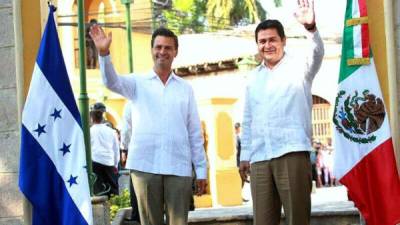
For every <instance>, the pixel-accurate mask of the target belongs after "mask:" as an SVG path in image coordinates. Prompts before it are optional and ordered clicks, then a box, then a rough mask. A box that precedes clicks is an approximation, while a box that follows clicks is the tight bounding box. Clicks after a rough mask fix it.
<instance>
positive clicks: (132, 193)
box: [129, 176, 140, 222]
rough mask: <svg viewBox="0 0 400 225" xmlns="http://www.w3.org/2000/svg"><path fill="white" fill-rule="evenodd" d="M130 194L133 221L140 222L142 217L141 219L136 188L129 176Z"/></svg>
mask: <svg viewBox="0 0 400 225" xmlns="http://www.w3.org/2000/svg"><path fill="white" fill-rule="evenodd" d="M129 184H130V185H129V192H130V197H131V207H132V214H131V220H132V221H136V222H140V217H139V207H138V203H137V197H136V194H135V188H134V187H133V183H132V177H131V176H129Z"/></svg>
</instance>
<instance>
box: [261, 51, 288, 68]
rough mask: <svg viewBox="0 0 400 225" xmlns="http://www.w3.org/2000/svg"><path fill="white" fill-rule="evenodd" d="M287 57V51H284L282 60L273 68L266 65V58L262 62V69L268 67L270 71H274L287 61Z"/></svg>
mask: <svg viewBox="0 0 400 225" xmlns="http://www.w3.org/2000/svg"><path fill="white" fill-rule="evenodd" d="M286 58H287V53H286V52H284V53H283V57H282V58H281V60H280V61H279V62H278V64H276V65H275V66H274V67H273V68H272V69H270V68H268V67H267V66H266V65H265V63H264V60H263V61H262V63H261V67H260V70H261V69H266V70H268V71H273V70H275V69H276V68H278V67H279V66H280V65H281V64H282V63H283V61H285V59H286Z"/></svg>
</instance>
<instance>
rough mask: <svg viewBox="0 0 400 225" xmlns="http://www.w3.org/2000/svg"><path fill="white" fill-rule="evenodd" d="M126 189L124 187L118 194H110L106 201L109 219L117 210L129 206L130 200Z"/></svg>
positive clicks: (112, 217) (112, 218)
mask: <svg viewBox="0 0 400 225" xmlns="http://www.w3.org/2000/svg"><path fill="white" fill-rule="evenodd" d="M130 199H131V198H130V194H129V190H128V189H124V190H123V191H122V193H121V194H119V195H112V196H111V198H110V200H109V201H108V203H109V204H110V219H111V221H112V220H114V218H115V216H116V215H117V213H118V210H120V209H122V208H127V207H130V206H131V204H130V202H131V200H130Z"/></svg>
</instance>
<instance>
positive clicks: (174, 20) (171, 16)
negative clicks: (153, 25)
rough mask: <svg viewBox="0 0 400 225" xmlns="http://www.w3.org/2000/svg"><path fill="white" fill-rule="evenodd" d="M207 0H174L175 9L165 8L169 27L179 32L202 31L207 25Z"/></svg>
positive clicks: (163, 13) (163, 15)
mask: <svg viewBox="0 0 400 225" xmlns="http://www.w3.org/2000/svg"><path fill="white" fill-rule="evenodd" d="M205 8H206V1H203V0H173V9H169V10H163V12H162V17H164V18H165V19H166V22H167V25H168V28H170V29H171V30H172V31H174V32H175V33H177V34H182V33H200V32H203V31H204V27H205V17H204V14H205Z"/></svg>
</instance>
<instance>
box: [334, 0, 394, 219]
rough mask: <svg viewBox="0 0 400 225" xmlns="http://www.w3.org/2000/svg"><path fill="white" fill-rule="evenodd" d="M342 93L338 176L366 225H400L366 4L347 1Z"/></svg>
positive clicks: (337, 109)
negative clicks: (399, 224)
mask: <svg viewBox="0 0 400 225" xmlns="http://www.w3.org/2000/svg"><path fill="white" fill-rule="evenodd" d="M338 87H339V90H338V94H337V97H336V103H335V110H334V117H333V122H334V124H335V127H336V129H335V136H334V137H335V151H336V152H335V167H334V172H335V176H336V178H337V179H338V180H339V181H340V182H341V183H342V184H344V185H345V186H346V187H347V189H348V195H349V198H350V199H351V200H352V201H353V202H354V204H355V206H356V207H357V208H358V209H359V211H360V213H361V214H362V215H363V217H364V218H365V221H366V224H368V225H395V224H398V223H400V179H399V174H398V172H397V169H396V161H395V156H394V150H393V143H392V136H391V134H390V126H389V118H388V115H387V113H386V109H385V105H384V102H383V96H382V92H381V88H380V85H379V80H378V76H377V72H376V69H375V62H374V58H373V56H372V52H371V48H370V43H369V28H368V14H367V2H366V0H347V8H346V18H345V28H344V32H343V44H342V59H341V67H340V74H339V85H338Z"/></svg>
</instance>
